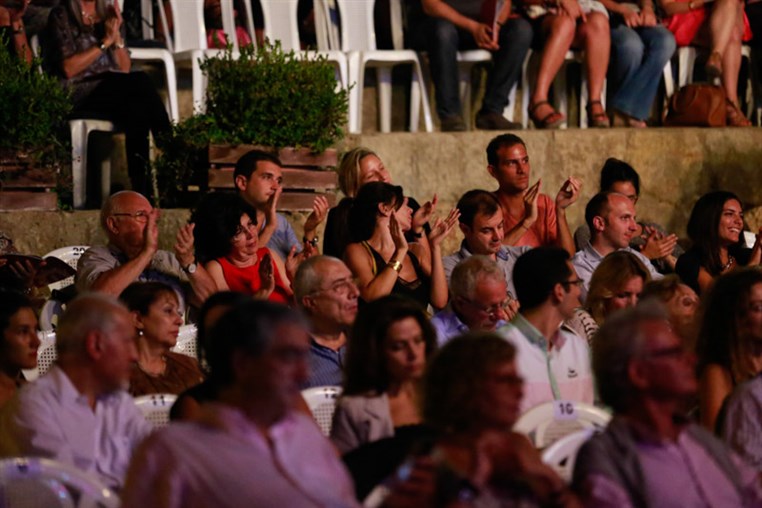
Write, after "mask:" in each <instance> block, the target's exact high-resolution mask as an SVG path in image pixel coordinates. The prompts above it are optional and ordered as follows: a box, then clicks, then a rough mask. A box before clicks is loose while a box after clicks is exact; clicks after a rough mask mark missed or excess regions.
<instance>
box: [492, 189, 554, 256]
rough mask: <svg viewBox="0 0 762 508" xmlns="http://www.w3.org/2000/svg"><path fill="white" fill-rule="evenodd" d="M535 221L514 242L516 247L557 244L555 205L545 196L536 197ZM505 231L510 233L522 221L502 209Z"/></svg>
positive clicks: (520, 218) (521, 218)
mask: <svg viewBox="0 0 762 508" xmlns="http://www.w3.org/2000/svg"><path fill="white" fill-rule="evenodd" d="M537 214H538V215H537V220H536V221H535V223H534V224H532V227H530V228H529V229H528V230H527V231H526V232H525V233H524V235H523V236H522V237H521V238H520V239H519V241H518V242H516V247H522V246H525V245H526V246H528V247H541V246H548V245H557V244H558V220H557V218H556V203H555V202H554V201H553V200H552V199H551V198H550V196H548V195H547V194H542V193H541V194H540V195H539V196H537ZM503 218H504V220H505V230H506V231H510V230H511V229H513V228H515V227H516V225H517V224H518V223H519V222H520V221H521V220H523V219H524V217H523V216H521V217H519V218H518V219H516V218H514V217H512V216H511V215H510V214H509V213H508V211H507V210H505V209H503Z"/></svg>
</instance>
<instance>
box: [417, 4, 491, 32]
mask: <svg viewBox="0 0 762 508" xmlns="http://www.w3.org/2000/svg"><path fill="white" fill-rule="evenodd" d="M422 5H423V11H424V12H425V13H426V14H427V15H428V16H431V17H434V18H442V19H446V20H447V21H449V22H450V23H452V24H453V25H455V26H457V27H458V28H462V29H463V30H465V31H467V32H472V31H473V30H474V25H478V24H479V22H478V21H476V20H474V19H471V18H469V17H468V16H464V15H462V14H461V13H459V12H458V11H456V10H455V9H453V8H452V7H450V6H449V5H447V4H446V3H444V2H443V1H442V0H423V2H422Z"/></svg>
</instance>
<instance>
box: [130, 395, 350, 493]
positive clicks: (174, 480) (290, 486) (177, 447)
mask: <svg viewBox="0 0 762 508" xmlns="http://www.w3.org/2000/svg"><path fill="white" fill-rule="evenodd" d="M207 410H208V414H207V415H206V416H207V418H205V420H204V422H207V420H208V423H207V424H205V423H202V422H187V423H176V424H175V423H173V424H171V425H170V426H169V427H167V428H165V429H163V430H161V431H159V432H157V433H156V434H155V435H154V436H153V437H152V438H150V439H148V440H146V442H145V443H144V445H143V446H141V448H140V450H139V451H138V453H137V454H136V456H135V459H134V461H133V463H132V465H131V469H130V475H129V477H128V480H127V486H126V487H125V492H124V500H123V501H124V502H123V504H122V507H123V508H130V507H133V508H137V507H140V508H145V507H149V506H160V507H162V508H204V507H211V506H214V507H216V508H224V507H229V508H233V507H241V508H243V507H252V506H280V507H284V508H285V507H291V506H294V507H297V506H298V507H311V506H326V507H337V508H338V507H345V506H351V507H356V506H358V503H357V501H356V500H355V496H354V488H353V486H352V482H351V479H350V478H349V475H348V474H347V471H346V469H345V468H344V466H343V464H342V463H341V461H340V460H339V458H338V457H337V455H336V451H335V450H334V448H333V447H332V446H331V444H330V443H329V442H328V440H327V438H326V437H325V436H324V435H323V434H322V433H321V432H320V429H319V428H318V427H317V425H316V424H315V422H313V421H312V420H311V419H310V418H309V417H307V416H305V415H303V414H301V413H291V414H289V415H288V416H287V417H285V418H284V419H283V420H281V421H280V422H278V423H276V424H275V425H273V426H272V427H270V429H269V436H267V437H266V436H265V435H263V434H262V432H261V431H260V430H259V428H257V427H256V426H255V425H254V424H252V422H251V420H249V419H248V418H247V417H246V416H245V415H244V414H243V413H242V412H241V411H240V410H238V409H236V408H233V407H230V406H225V405H222V404H209V405H207ZM268 437H269V439H268Z"/></svg>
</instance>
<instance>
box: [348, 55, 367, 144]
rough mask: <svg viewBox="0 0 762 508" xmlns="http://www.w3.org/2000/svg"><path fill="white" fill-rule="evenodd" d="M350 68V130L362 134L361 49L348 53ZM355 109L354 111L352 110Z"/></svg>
mask: <svg viewBox="0 0 762 508" xmlns="http://www.w3.org/2000/svg"><path fill="white" fill-rule="evenodd" d="M348 59H349V62H348V69H349V85H350V86H352V85H354V86H352V88H350V90H349V111H350V114H349V132H350V133H351V134H360V132H361V131H362V89H363V81H364V79H363V73H364V71H365V69H364V66H363V65H362V63H361V54H360V52H359V51H352V52H350V53H349V55H348ZM353 109H354V112H353V111H352V110H353Z"/></svg>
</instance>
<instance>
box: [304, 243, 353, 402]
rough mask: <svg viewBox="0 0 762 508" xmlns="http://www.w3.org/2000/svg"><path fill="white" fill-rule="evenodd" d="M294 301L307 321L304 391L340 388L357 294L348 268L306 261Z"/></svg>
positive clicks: (321, 259)
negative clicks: (308, 326)
mask: <svg viewBox="0 0 762 508" xmlns="http://www.w3.org/2000/svg"><path fill="white" fill-rule="evenodd" d="M293 289H294V299H295V300H296V304H297V305H298V306H299V307H300V308H301V309H302V311H303V312H304V314H305V315H306V316H307V318H308V319H309V321H310V324H311V332H310V350H309V355H308V358H307V359H308V362H309V365H310V375H309V377H308V379H307V382H306V383H305V386H304V388H309V387H311V386H326V385H341V382H342V377H343V368H344V353H345V351H346V343H347V332H348V330H349V328H351V326H352V324H353V323H354V322H355V317H356V316H357V301H358V300H357V299H358V297H359V296H360V291H359V289H358V288H357V284H356V283H355V280H354V276H353V275H352V272H350V271H349V268H347V266H346V265H345V264H344V262H343V261H341V260H340V259H337V258H334V257H330V256H313V257H311V258H308V259H307V260H305V261H304V262H302V264H301V265H299V269H298V270H297V271H296V276H295V277H294V281H293Z"/></svg>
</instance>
